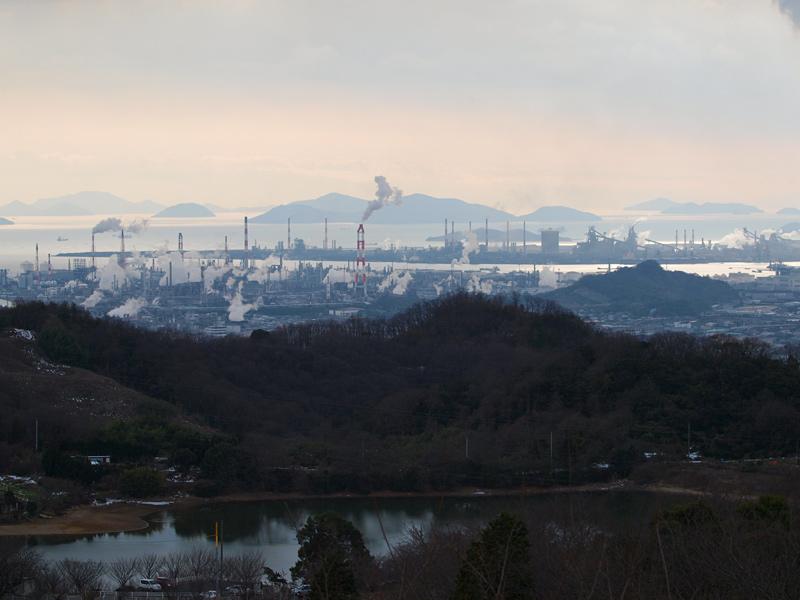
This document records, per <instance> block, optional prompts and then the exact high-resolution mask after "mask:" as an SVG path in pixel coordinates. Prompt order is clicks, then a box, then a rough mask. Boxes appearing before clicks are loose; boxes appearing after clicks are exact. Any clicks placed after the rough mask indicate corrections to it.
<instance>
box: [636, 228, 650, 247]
mask: <svg viewBox="0 0 800 600" xmlns="http://www.w3.org/2000/svg"><path fill="white" fill-rule="evenodd" d="M651 233H653V232H652V231H650V230H648V231H642V232H641V233H637V234H636V243H637V244H639V245H640V246H644V245H645V244H647V239H648V238H649V237H650V234H651Z"/></svg>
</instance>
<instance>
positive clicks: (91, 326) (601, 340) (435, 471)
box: [0, 293, 800, 492]
mask: <svg viewBox="0 0 800 600" xmlns="http://www.w3.org/2000/svg"><path fill="white" fill-rule="evenodd" d="M0 328H2V329H3V331H4V335H6V336H7V335H8V334H9V332H10V331H11V330H10V329H9V328H16V329H18V330H25V331H31V332H33V334H34V336H35V342H34V344H35V347H36V349H37V350H38V351H40V352H42V353H43V354H44V355H46V356H47V357H49V360H51V361H53V362H57V361H58V362H61V363H63V364H67V365H73V366H76V367H81V368H83V369H86V370H88V371H93V372H94V373H96V374H97V375H102V376H103V377H106V378H109V379H113V380H114V381H116V382H118V383H119V384H121V385H123V386H127V387H128V388H131V389H132V390H135V391H136V392H137V393H139V394H143V395H146V396H148V397H150V398H152V399H154V400H155V401H156V402H153V401H151V402H152V407H154V408H153V410H151V411H150V412H148V413H147V414H146V415H145V417H146V418H145V419H144V422H143V423H144V424H140V426H141V428H142V429H141V431H140V434H139V435H140V438H141V439H142V440H145V441H142V442H141V443H140V444H138V445H137V446H136V447H135V449H138V450H137V451H138V452H139V455H138V456H134V455H132V453H134V448H133V447H132V446H130V445H128V446H120V440H119V439H118V437H119V436H120V435H122V434H121V433H120V432H121V431H127V432H128V435H129V434H130V431H129V429H125V428H126V427H127V428H130V427H132V426H133V425H132V423H133V422H136V419H133V420H132V421H131V420H130V419H129V420H128V421H127V422H126V423H125V424H124V425H117V426H116V429H115V428H114V427H112V426H110V425H107V424H106V423H104V422H98V423H97V428H96V430H95V432H94V433H93V434H92V435H90V436H86V435H80V436H79V435H78V433H77V432H74V431H65V430H64V428H63V424H62V423H61V420H60V419H59V417H58V415H57V414H54V415H44V416H42V418H40V421H39V428H40V432H41V433H40V435H41V436H42V438H43V439H49V440H52V441H53V443H57V444H58V445H59V447H60V448H61V449H62V450H64V451H65V452H66V451H69V450H70V449H80V450H82V451H85V452H86V453H89V454H112V457H113V454H114V452H115V451H116V450H115V449H116V448H120V447H124V449H125V451H126V452H127V453H128V455H127V456H126V459H127V460H129V461H136V460H139V461H141V462H143V463H146V462H147V461H148V460H150V459H152V455H155V454H161V455H169V456H172V455H174V454H175V453H178V452H180V451H182V450H185V449H186V448H182V447H181V445H180V444H177V443H176V442H175V441H174V439H168V437H169V436H167V437H164V435H163V430H164V428H166V427H168V426H174V422H175V419H178V418H180V419H182V420H183V421H184V422H188V421H192V420H195V421H198V422H202V423H203V424H205V425H207V426H209V427H212V428H214V429H215V430H216V431H217V432H218V433H219V439H216V440H212V439H209V438H205V441H202V440H201V441H198V440H197V439H193V442H192V444H193V445H192V446H191V454H187V453H186V452H183V453H182V460H183V461H188V460H191V461H194V462H195V463H196V464H197V465H200V466H201V467H202V468H203V474H204V476H205V477H206V478H207V479H208V480H210V481H211V482H212V484H213V485H212V487H214V488H215V489H218V490H221V489H224V488H226V487H227V488H230V487H239V488H245V489H283V490H286V489H298V490H303V491H310V492H326V491H338V490H350V491H365V490H367V489H369V488H372V489H379V488H391V489H404V490H421V489H440V488H441V487H442V486H443V485H446V486H450V485H481V486H501V485H502V486H509V485H517V484H520V483H522V482H523V481H522V480H524V481H525V482H526V483H546V482H548V481H555V480H557V479H558V478H559V477H566V476H567V470H568V469H569V471H570V473H571V476H572V478H573V481H579V480H581V479H583V480H586V479H591V478H600V477H608V476H610V475H611V474H614V475H620V474H623V475H624V474H626V473H627V472H628V471H629V470H630V469H631V468H633V467H634V466H635V465H636V464H638V463H640V462H642V461H644V456H645V453H660V454H661V455H662V456H666V457H669V456H672V457H681V456H685V454H686V451H687V448H686V430H687V424H690V425H691V431H692V445H693V447H694V449H695V450H697V451H699V452H701V453H702V454H704V455H709V456H720V457H725V458H744V457H761V456H768V455H779V454H781V453H788V452H791V453H793V452H794V451H795V448H796V444H797V440H798V438H799V437H800V435H799V434H800V431H798V425H799V424H800V419H798V416H800V412H798V409H799V408H800V376H799V375H800V374H799V373H798V361H797V360H796V357H795V356H794V354H792V353H791V352H789V353H788V354H787V355H782V356H774V355H773V352H772V350H771V349H770V348H769V347H768V346H766V345H763V344H761V343H758V342H755V341H735V340H733V339H730V338H726V337H714V338H708V339H698V338H693V337H690V336H686V335H681V334H662V335H656V336H653V337H651V338H649V339H647V340H640V339H637V338H635V337H632V336H626V335H609V334H605V333H602V332H599V331H597V330H594V329H593V328H592V327H591V326H589V325H588V324H586V323H584V322H583V321H581V320H580V319H579V318H578V317H576V316H575V315H573V314H572V313H569V312H566V311H564V310H562V309H560V308H559V307H558V306H557V305H555V304H552V303H547V302H543V301H540V300H537V299H535V298H526V299H524V300H523V301H520V300H519V299H517V298H514V299H503V298H491V299H490V298H486V297H482V296H479V295H477V296H476V295H469V294H466V293H461V294H457V295H452V296H448V297H444V298H441V299H438V300H435V301H430V302H425V303H421V304H418V305H415V306H414V307H412V308H411V309H410V310H408V311H406V312H404V313H402V314H400V315H398V316H396V317H394V318H392V319H390V320H359V319H352V320H349V321H347V322H325V323H309V324H304V325H297V326H291V327H287V328H285V329H282V330H278V331H275V332H271V333H269V332H265V331H257V332H256V333H254V334H253V336H252V337H251V338H246V339H242V338H227V339H222V340H213V339H205V338H194V337H189V336H186V335H180V334H176V333H154V332H149V331H146V330H141V329H137V328H135V327H132V326H129V325H127V324H125V323H122V322H119V321H114V320H97V319H94V318H92V317H90V316H89V315H88V314H87V313H85V312H83V311H81V310H79V309H76V308H75V307H68V306H65V305H45V304H41V303H26V304H20V305H18V306H16V307H14V308H7V309H3V310H0ZM6 368H7V367H6V366H5V365H0V373H1V372H2V370H3V369H6ZM53 385H54V386H55V385H57V384H53ZM42 394H46V392H45V391H42ZM0 399H2V402H3V406H2V411H0V414H2V417H0V418H2V421H0V431H1V432H2V436H3V440H5V442H6V444H8V445H9V446H8V447H7V448H6V450H7V452H6V454H7V456H3V457H0V459H2V460H4V461H5V462H6V464H0V469H5V470H7V469H8V468H9V466H10V465H12V464H15V463H14V460H15V458H14V457H15V456H18V455H22V454H23V453H24V452H28V450H27V449H28V448H31V447H33V440H32V439H25V436H24V435H23V436H22V437H21V438H20V436H19V435H17V437H14V435H16V434H14V431H15V428H14V426H13V423H14V419H15V418H17V419H18V420H19V418H20V417H22V416H24V418H25V419H29V418H30V417H31V415H30V414H29V413H27V412H25V407H24V405H22V404H20V402H19V399H18V398H15V396H14V394H9V393H5V394H0ZM158 401H161V402H158ZM165 406H167V407H171V410H170V411H165V410H164V408H163V407H165ZM170 423H172V425H170ZM159 427H160V428H161V431H162V433H161V434H160V436H161V437H159V435H158V434H157V432H156V433H154V431H156V430H158V428H159ZM56 430H58V434H57V435H55V434H54V433H53V432H54V431H56ZM551 434H552V440H553V450H552V451H553V458H552V462H551V454H550V453H551V449H550V440H551ZM189 437H191V436H189ZM467 438H468V439H469V456H468V457H467V456H466V440H467ZM137 439H139V438H137ZM145 442H146V443H145ZM201 442H202V443H201ZM22 448H25V450H24V452H23V450H22ZM15 449H16V450H15ZM209 449H210V450H209ZM212 450H213V451H212ZM187 457H188V458H187ZM598 463H603V464H610V465H611V467H610V469H598V468H595V467H593V465H596V464H598ZM288 467H297V468H296V469H293V468H288ZM445 474H446V475H445Z"/></svg>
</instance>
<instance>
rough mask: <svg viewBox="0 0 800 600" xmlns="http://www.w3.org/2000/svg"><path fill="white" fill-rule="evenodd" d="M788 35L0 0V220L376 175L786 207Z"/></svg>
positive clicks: (699, 13) (598, 22)
mask: <svg viewBox="0 0 800 600" xmlns="http://www.w3.org/2000/svg"><path fill="white" fill-rule="evenodd" d="M793 17H795V19H794V20H793ZM795 21H797V23H795ZM798 24H800V0H792V1H790V0H781V1H780V2H778V1H776V0H493V1H491V2H490V1H488V0H485V1H481V2H478V1H472V0H425V1H417V0H398V1H380V0H358V1H348V0H338V1H336V2H330V1H327V0H318V1H313V2H312V1H307V0H290V1H270V0H261V1H253V2H247V1H241V2H236V1H231V0H227V1H225V2H222V1H191V0H184V1H180V2H179V1H164V0H153V1H149V0H135V1H125V0H113V1H112V0H106V1H101V0H92V1H78V0H76V1H71V0H58V1H56V0H52V1H48V0H40V1H36V2H27V1H23V0H0V115H2V116H0V119H1V121H0V123H2V126H1V127H0V178H1V181H2V187H0V204H5V203H6V202H10V201H12V200H21V201H23V202H32V201H34V200H36V199H38V198H43V197H51V196H60V195H63V194H67V193H74V192H78V191H81V190H103V191H108V192H112V193H114V194H116V195H118V196H121V197H123V198H125V199H127V200H131V201H140V200H145V199H152V200H155V201H157V202H161V203H164V204H175V203H178V202H200V203H203V202H212V203H216V204H221V205H228V206H242V205H251V206H252V205H272V204H282V203H286V202H291V201H294V200H303V199H308V198H314V197H317V196H319V195H322V194H324V193H327V192H333V191H336V192H342V193H346V194H352V195H355V196H359V197H362V198H370V197H371V196H372V195H373V194H374V192H375V184H374V182H373V178H374V176H375V175H384V176H385V177H386V178H387V180H388V181H389V183H390V184H391V185H393V186H396V187H399V188H401V189H403V190H404V191H405V192H406V193H412V192H422V193H426V194H430V195H434V196H442V197H445V196H448V197H458V198H461V199H463V200H466V201H469V202H480V203H484V204H488V205H491V206H495V207H498V208H502V209H505V210H509V211H511V212H515V213H517V214H521V213H523V212H529V211H532V210H535V209H536V208H538V207H540V206H544V205H553V204H562V205H568V206H572V207H575V208H580V209H586V210H597V211H601V210H613V209H618V208H621V207H623V206H627V205H630V204H632V203H636V202H640V201H644V200H649V199H652V198H655V197H657V196H666V197H668V198H670V199H672V200H676V201H679V202H689V201H691V202H725V201H731V202H745V203H752V204H758V205H761V206H762V207H764V208H765V209H768V210H769V209H773V210H775V209H779V208H783V207H785V206H796V207H799V208H800V174H798V158H800V29H798Z"/></svg>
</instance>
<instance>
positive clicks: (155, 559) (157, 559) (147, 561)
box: [139, 552, 164, 579]
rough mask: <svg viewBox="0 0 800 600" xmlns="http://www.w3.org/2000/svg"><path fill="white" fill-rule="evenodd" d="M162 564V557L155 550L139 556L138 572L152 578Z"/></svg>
mask: <svg viewBox="0 0 800 600" xmlns="http://www.w3.org/2000/svg"><path fill="white" fill-rule="evenodd" d="M163 564H164V558H163V557H162V556H161V555H160V554H156V553H155V552H151V553H149V554H143V555H141V556H140V557H139V573H141V574H142V576H143V577H145V578H147V579H153V578H154V577H156V575H158V571H159V569H161V566H162V565H163Z"/></svg>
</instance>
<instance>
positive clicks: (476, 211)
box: [250, 193, 602, 225]
mask: <svg viewBox="0 0 800 600" xmlns="http://www.w3.org/2000/svg"><path fill="white" fill-rule="evenodd" d="M368 204H369V202H368V201H367V200H362V199H361V198H355V197H353V196H346V195H344V194H335V193H334V194H326V195H324V196H321V197H319V198H316V199H314V200H301V201H298V202H292V203H290V204H282V205H281V206H276V207H275V208H273V209H271V210H268V211H267V212H265V213H264V214H262V215H258V216H257V217H253V218H252V219H250V222H251V223H271V224H278V223H286V222H287V220H288V219H291V220H292V221H294V222H295V223H322V222H323V221H324V220H325V219H326V218H327V219H328V221H331V222H333V223H361V222H362V219H363V215H364V211H365V210H366V208H367V206H368ZM487 219H488V220H489V221H494V222H496V221H531V222H538V223H549V222H563V221H600V220H602V219H601V217H599V216H597V215H595V214H592V213H588V212H582V211H579V210H575V209H572V208H566V207H563V206H546V207H542V208H540V209H538V210H536V211H534V212H532V213H529V214H527V215H522V216H517V215H513V214H511V213H509V212H505V211H502V210H498V209H496V208H491V207H489V206H485V205H483V204H470V203H468V202H464V201H463V200H459V199H457V198H435V197H433V196H427V195H425V194H409V195H408V196H405V197H404V198H403V201H402V203H401V204H399V205H394V204H390V205H388V206H384V207H382V208H380V209H379V210H376V211H375V212H374V213H372V215H371V216H370V217H369V222H370V223H375V224H378V225H414V224H422V223H443V222H444V221H455V222H457V223H459V224H462V225H463V223H465V222H475V223H481V222H484V223H485V221H486V220H487Z"/></svg>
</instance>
